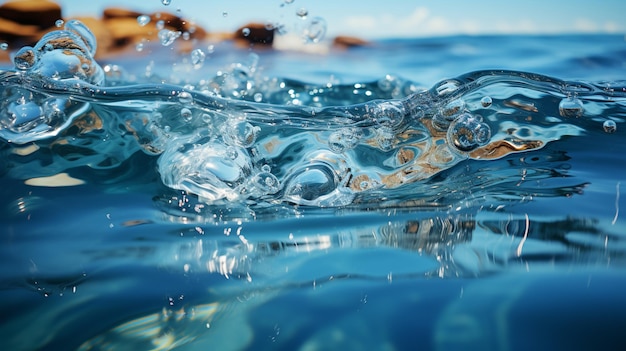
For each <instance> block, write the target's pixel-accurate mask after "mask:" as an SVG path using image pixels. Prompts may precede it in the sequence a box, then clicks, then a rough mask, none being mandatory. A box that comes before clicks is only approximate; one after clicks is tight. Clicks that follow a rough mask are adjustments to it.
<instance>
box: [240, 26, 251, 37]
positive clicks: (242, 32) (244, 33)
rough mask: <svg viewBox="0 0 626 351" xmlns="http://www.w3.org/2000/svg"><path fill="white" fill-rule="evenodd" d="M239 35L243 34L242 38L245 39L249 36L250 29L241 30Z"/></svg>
mask: <svg viewBox="0 0 626 351" xmlns="http://www.w3.org/2000/svg"><path fill="white" fill-rule="evenodd" d="M241 34H243V36H244V37H247V36H248V35H250V28H248V27H246V28H244V29H242V30H241Z"/></svg>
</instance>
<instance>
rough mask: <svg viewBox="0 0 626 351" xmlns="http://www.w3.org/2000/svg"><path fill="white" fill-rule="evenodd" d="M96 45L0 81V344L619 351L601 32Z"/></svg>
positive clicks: (618, 155)
mask: <svg viewBox="0 0 626 351" xmlns="http://www.w3.org/2000/svg"><path fill="white" fill-rule="evenodd" d="M178 40H183V39H182V38H180V39H178ZM68 43H69V44H68ZM311 45H318V44H311ZM96 46H97V43H96V42H95V39H94V38H93V37H92V36H91V35H90V32H89V30H88V29H87V28H86V27H84V26H83V25H82V24H80V23H77V22H71V21H70V22H68V23H67V24H66V27H65V30H61V29H59V31H57V32H54V34H52V35H50V36H48V37H44V38H43V39H42V40H41V41H40V42H39V43H38V44H37V45H36V46H34V47H33V48H30V47H25V48H22V49H20V50H19V51H17V52H16V53H14V59H13V63H6V64H4V66H2V70H1V71H0V93H1V94H2V99H1V102H0V181H1V184H2V187H1V188H0V189H1V190H0V191H1V195H2V199H3V200H2V203H1V204H0V209H1V210H0V221H1V223H2V226H1V227H0V240H1V245H0V262H2V264H1V265H0V277H1V279H0V301H1V303H0V315H1V316H2V322H1V323H0V346H1V347H0V348H1V349H3V350H207V349H220V350H266V349H271V350H307V351H308V350H364V349H370V350H420V349H428V350H451V349H455V350H456V349H477V350H527V349H533V350H554V349H568V350H576V349H619V348H620V345H624V344H626V334H624V330H625V328H626V319H624V316H625V315H626V295H625V294H624V290H625V288H626V274H625V273H626V230H625V227H626V221H625V220H624V217H623V215H622V214H621V213H620V206H622V205H623V201H624V200H623V197H624V196H623V195H622V193H623V192H624V189H626V183H625V181H626V171H625V170H626V153H625V152H624V150H626V138H625V133H626V132H625V131H626V128H625V127H624V124H623V123H624V121H625V119H626V80H625V78H626V77H625V74H624V72H626V70H625V68H626V40H625V37H624V36H623V35H556V36H452V37H435V38H415V39H388V40H378V41H374V42H372V43H370V44H369V45H365V46H362V47H354V48H349V49H343V50H340V49H333V48H330V49H328V48H325V49H324V50H321V51H322V52H311V51H316V50H308V49H307V50H306V51H302V50H299V49H298V50H296V49H294V50H267V49H261V48H257V47H254V46H253V47H251V48H241V47H238V46H236V45H234V44H233V43H232V42H228V41H226V42H221V43H215V44H211V45H210V46H208V45H207V44H201V43H198V44H197V45H196V46H195V47H194V48H193V50H192V51H189V52H179V51H177V50H175V49H174V48H175V47H176V45H170V44H169V43H168V44H167V45H161V44H160V43H152V44H150V45H148V44H147V45H146V46H142V47H141V48H138V50H137V51H131V52H126V53H123V54H120V55H117V56H112V57H107V58H106V59H102V60H95V59H93V54H94V52H95V50H96ZM139 49H140V50H139ZM622 183H624V184H622Z"/></svg>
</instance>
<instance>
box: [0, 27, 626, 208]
mask: <svg viewBox="0 0 626 351" xmlns="http://www.w3.org/2000/svg"><path fill="white" fill-rule="evenodd" d="M315 32H316V33H320V32H321V31H315ZM315 36H317V34H316V35H315ZM166 37H167V40H166V41H167V42H168V43H169V42H170V40H171V39H172V38H174V37H176V38H177V37H178V36H177V35H174V37H172V36H171V35H170V34H168V35H167V36H166ZM174 40H175V38H174ZM95 50H96V42H95V39H94V37H93V35H92V34H91V32H90V31H89V30H88V29H87V28H86V27H85V26H84V25H82V24H81V23H80V22H77V21H69V22H68V23H67V24H66V26H65V28H64V30H59V31H55V32H51V33H49V34H47V35H46V36H44V37H43V38H42V39H41V40H40V41H39V42H38V43H37V44H36V45H35V46H34V47H32V48H31V47H24V48H22V49H21V50H19V51H18V52H17V53H16V55H15V56H14V60H13V61H14V65H15V70H14V71H5V72H2V73H1V77H0V78H1V80H0V81H1V88H2V91H1V95H2V102H1V103H0V137H1V138H3V139H4V140H6V141H8V142H11V143H14V144H26V143H32V142H37V143H39V145H40V147H41V148H42V149H43V148H52V150H53V152H57V153H59V155H58V157H59V158H61V159H68V158H67V156H65V155H64V153H66V152H67V151H61V149H59V148H58V147H56V146H55V147H52V146H51V145H58V144H61V143H63V144H66V145H70V146H71V147H73V148H75V149H76V150H81V151H80V152H79V155H81V156H79V157H73V158H72V162H57V163H55V168H54V171H55V172H62V171H66V170H67V169H71V168H73V167H79V166H85V165H89V166H90V167H104V166H105V165H108V166H107V167H115V166H116V165H119V164H120V162H123V161H124V160H125V159H127V158H129V157H130V155H133V154H134V153H136V152H138V151H140V150H141V151H143V152H145V153H147V154H149V155H153V156H158V158H159V159H158V170H159V174H160V176H161V179H162V181H163V184H165V185H166V186H168V187H170V188H172V189H177V190H183V191H186V192H189V193H191V194H195V195H197V196H199V198H200V199H201V201H204V202H205V203H208V204H215V205H219V204H221V203H223V202H224V201H228V202H229V203H231V204H232V203H240V204H243V205H245V206H267V205H270V204H277V203H286V204H296V205H304V206H315V207H335V206H348V205H358V206H367V204H376V205H377V206H383V204H384V203H387V204H394V203H395V204H398V203H399V202H401V203H403V204H407V203H410V202H411V201H416V200H423V201H435V199H437V198H440V196H441V192H440V191H439V190H437V191H433V190H432V189H430V188H427V187H426V188H425V185H424V184H423V182H425V181H427V180H429V179H431V178H432V177H433V176H435V175H437V174H440V173H441V172H444V171H446V170H449V169H452V168H453V167H454V166H455V165H457V164H459V163H460V162H461V161H463V160H468V159H473V160H497V159H500V158H503V157H506V156H507V155H510V154H513V153H518V152H528V151H532V150H537V149H540V148H543V147H545V146H546V145H547V144H548V143H551V142H554V141H557V140H559V139H561V138H563V137H566V136H578V135H582V134H583V133H584V132H585V131H586V130H587V129H588V123H589V121H590V120H591V119H592V118H595V117H596V116H597V115H598V114H604V113H610V114H611V115H615V116H619V115H623V114H624V111H623V104H624V101H625V99H626V96H625V94H624V93H623V89H622V88H619V83H616V84H614V85H613V86H612V89H611V90H610V91H609V90H606V89H605V88H604V86H603V85H594V84H589V83H583V82H566V81H561V80H558V79H554V78H550V77H546V76H541V75H536V74H530V73H524V72H515V71H480V72H472V73H468V74H465V75H463V76H460V77H457V78H454V79H448V80H445V81H442V82H440V83H438V84H436V85H435V86H434V87H433V88H431V89H429V90H425V91H416V90H415V89H414V88H413V86H414V85H412V84H410V82H406V81H403V80H401V79H399V78H397V77H391V76H388V77H385V78H384V79H381V80H378V81H376V82H372V83H362V84H361V83H359V84H358V87H357V85H351V86H346V87H343V86H341V85H330V86H329V85H325V86H312V85H307V84H302V83H299V82H293V81H287V80H279V79H269V80H268V79H267V78H266V77H260V76H259V74H258V70H257V66H258V56H255V55H252V56H251V57H250V61H249V62H248V63H245V64H233V65H232V66H231V67H230V68H228V69H226V70H223V71H220V72H219V73H218V74H217V75H216V76H215V77H214V78H213V79H210V80H201V81H197V82H190V83H189V84H187V85H185V86H184V87H181V86H178V85H170V84H161V83H158V84H155V83H150V82H149V81H147V82H137V83H136V84H134V85H129V84H125V83H124V81H123V78H119V77H118V78H117V79H116V80H111V84H110V85H107V84H108V83H109V82H105V74H104V73H103V69H102V68H101V67H100V66H99V65H98V63H97V62H96V61H95V60H94V59H93V55H94V53H95ZM202 54H203V53H202ZM191 55H192V64H193V65H194V66H195V65H199V64H201V62H202V58H203V56H202V55H201V51H193V52H192V54H191ZM511 87H514V88H515V92H516V94H515V96H513V95H511V93H510V92H511V89H509V88H511ZM355 89H362V90H363V91H367V92H369V93H368V95H365V94H363V95H357V96H355V95H354V94H353V91H354V90H355ZM346 92H350V94H349V97H347V96H346V95H345V93H346ZM358 96H362V99H363V100H362V102H361V103H354V104H352V105H345V104H344V102H345V101H351V102H355V101H358ZM597 111H601V112H597ZM572 117H573V118H572ZM611 121H612V120H611ZM612 122H613V123H614V125H613V124H610V123H609V124H608V125H606V124H605V126H604V129H605V130H607V132H610V131H611V130H613V131H614V130H615V129H616V127H617V126H616V123H615V121H612ZM595 128H597V127H595ZM103 136H106V137H103ZM55 150H56V151H55ZM62 150H66V149H62ZM87 155H88V156H87ZM55 157H57V156H55ZM98 165H100V166H98ZM266 165H269V169H268V168H266V167H265V166H266ZM28 167H29V168H28V171H29V173H34V176H44V175H50V172H52V171H51V170H44V167H41V169H37V168H36V166H34V165H32V164H29V165H28ZM19 168H20V167H19V163H18V164H16V165H15V166H14V167H13V170H12V172H14V173H16V174H17V173H19ZM39 173H41V174H39ZM427 199H430V200H427Z"/></svg>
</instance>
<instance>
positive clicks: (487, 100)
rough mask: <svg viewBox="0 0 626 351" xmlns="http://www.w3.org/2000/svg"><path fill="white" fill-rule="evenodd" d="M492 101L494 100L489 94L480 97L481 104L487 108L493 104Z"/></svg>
mask: <svg viewBox="0 0 626 351" xmlns="http://www.w3.org/2000/svg"><path fill="white" fill-rule="evenodd" d="M492 102H493V101H492V100H491V97H489V96H484V97H483V98H482V99H480V104H481V105H482V106H483V107H485V108H487V107H489V106H491V103H492Z"/></svg>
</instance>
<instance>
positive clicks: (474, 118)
mask: <svg viewBox="0 0 626 351" xmlns="http://www.w3.org/2000/svg"><path fill="white" fill-rule="evenodd" d="M490 138H491V129H490V128H489V126H488V125H487V124H485V123H483V119H482V117H481V116H479V115H472V114H469V113H463V114H462V115H460V116H459V117H457V118H456V119H455V120H454V121H453V122H452V123H451V124H450V127H449V128H448V133H447V140H448V143H449V144H450V145H453V146H454V147H455V148H456V150H458V151H462V152H470V151H472V150H475V149H476V148H479V147H481V146H483V145H485V144H487V143H488V142H489V139H490Z"/></svg>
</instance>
